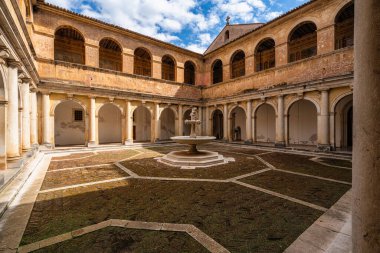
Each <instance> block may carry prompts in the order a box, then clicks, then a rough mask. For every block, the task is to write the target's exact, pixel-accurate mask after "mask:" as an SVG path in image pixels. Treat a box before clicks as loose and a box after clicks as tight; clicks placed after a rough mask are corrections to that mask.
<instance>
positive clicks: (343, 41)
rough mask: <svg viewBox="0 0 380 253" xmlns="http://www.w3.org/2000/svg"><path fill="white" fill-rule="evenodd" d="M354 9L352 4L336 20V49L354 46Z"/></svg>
mask: <svg viewBox="0 0 380 253" xmlns="http://www.w3.org/2000/svg"><path fill="white" fill-rule="evenodd" d="M354 9H355V8H354V3H353V2H351V3H349V4H347V5H346V6H345V7H343V9H342V10H341V11H340V12H339V13H338V15H337V16H336V18H335V49H340V48H345V47H350V46H353V45H354Z"/></svg>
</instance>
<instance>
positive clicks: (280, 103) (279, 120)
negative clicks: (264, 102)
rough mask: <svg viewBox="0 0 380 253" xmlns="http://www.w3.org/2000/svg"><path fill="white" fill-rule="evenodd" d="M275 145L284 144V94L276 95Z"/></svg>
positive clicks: (281, 145)
mask: <svg viewBox="0 0 380 253" xmlns="http://www.w3.org/2000/svg"><path fill="white" fill-rule="evenodd" d="M275 146H276V147H284V146H285V115H284V96H283V95H280V96H278V97H277V117H276V143H275Z"/></svg>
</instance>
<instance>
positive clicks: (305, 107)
mask: <svg viewBox="0 0 380 253" xmlns="http://www.w3.org/2000/svg"><path fill="white" fill-rule="evenodd" d="M288 122H289V123H288V125H289V128H288V129H289V130H288V131H289V144H302V145H316V144H317V109H316V108H315V105H314V104H313V103H312V102H310V101H307V100H304V99H302V100H299V101H297V102H295V103H294V104H293V105H292V106H291V107H290V109H289V114H288Z"/></svg>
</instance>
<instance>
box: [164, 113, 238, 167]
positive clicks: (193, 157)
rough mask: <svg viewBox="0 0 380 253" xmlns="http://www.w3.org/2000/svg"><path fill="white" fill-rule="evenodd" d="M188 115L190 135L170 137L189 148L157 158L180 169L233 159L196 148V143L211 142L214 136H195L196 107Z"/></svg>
mask: <svg viewBox="0 0 380 253" xmlns="http://www.w3.org/2000/svg"><path fill="white" fill-rule="evenodd" d="M190 116H191V119H190V120H186V121H185V124H189V125H191V132H190V136H175V137H172V138H171V139H172V140H173V141H175V142H177V143H180V144H187V145H189V146H190V147H189V149H188V150H187V151H186V150H183V151H172V152H170V153H169V154H167V155H165V156H163V157H159V158H157V160H158V161H159V162H161V163H164V164H166V165H170V166H174V167H180V168H181V169H195V168H206V167H211V166H216V165H221V164H225V163H228V162H230V161H234V159H233V158H232V159H231V158H224V157H223V155H220V154H218V152H213V151H206V150H198V149H197V145H200V144H205V143H208V142H211V141H213V140H215V139H216V138H215V137H214V136H197V135H196V130H195V126H196V125H199V124H200V123H201V121H200V120H198V118H197V111H196V108H193V109H192V112H191V114H190Z"/></svg>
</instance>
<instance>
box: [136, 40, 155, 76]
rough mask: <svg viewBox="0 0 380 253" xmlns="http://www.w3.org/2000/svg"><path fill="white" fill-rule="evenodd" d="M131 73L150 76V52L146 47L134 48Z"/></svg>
mask: <svg viewBox="0 0 380 253" xmlns="http://www.w3.org/2000/svg"><path fill="white" fill-rule="evenodd" d="M133 73H134V74H135V75H140V76H149V77H151V76H152V54H151V53H150V51H149V50H148V49H146V48H143V47H138V48H136V49H135V52H134V58H133Z"/></svg>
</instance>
